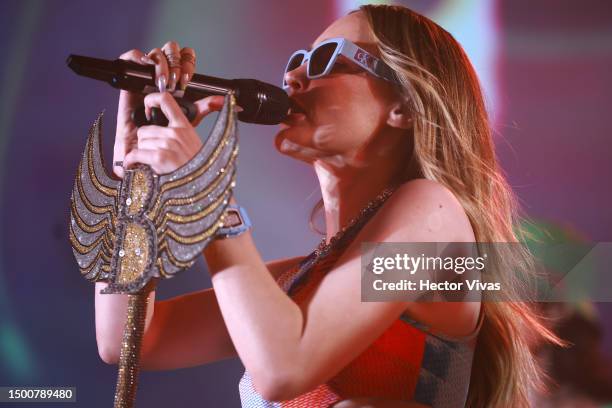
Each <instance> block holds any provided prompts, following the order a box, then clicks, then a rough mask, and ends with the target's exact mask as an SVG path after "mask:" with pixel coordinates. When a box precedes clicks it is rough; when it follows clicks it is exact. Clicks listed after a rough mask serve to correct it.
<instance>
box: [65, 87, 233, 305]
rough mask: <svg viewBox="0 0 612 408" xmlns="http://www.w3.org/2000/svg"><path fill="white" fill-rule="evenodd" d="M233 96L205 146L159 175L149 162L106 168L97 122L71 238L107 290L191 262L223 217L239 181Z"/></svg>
mask: <svg viewBox="0 0 612 408" xmlns="http://www.w3.org/2000/svg"><path fill="white" fill-rule="evenodd" d="M235 105H236V101H235V97H234V95H233V94H229V95H228V96H227V97H226V98H225V104H224V106H223V109H222V110H221V112H220V113H219V115H218V117H217V120H216V123H215V125H214V127H213V130H212V131H211V133H210V135H209V136H208V138H207V139H206V140H205V141H204V144H203V146H202V148H201V149H200V151H199V152H198V153H197V154H196V155H195V157H193V159H191V160H190V161H189V162H188V163H187V164H185V165H184V166H183V167H181V168H179V169H177V170H176V171H174V172H172V173H168V174H163V175H157V174H155V173H154V172H153V171H152V170H151V168H150V167H149V166H146V165H138V166H137V167H136V168H134V169H131V170H126V171H125V175H124V178H123V180H120V179H117V178H115V177H112V176H110V175H109V174H107V172H106V170H105V166H104V158H103V157H102V150H101V133H102V116H103V114H102V113H101V114H100V115H99V116H98V118H97V119H96V121H95V122H94V123H93V125H92V127H91V129H90V131H89V137H88V139H87V144H86V147H85V151H84V153H83V156H82V159H81V162H80V165H79V168H78V171H77V175H76V180H75V183H74V188H73V190H72V197H71V211H70V218H71V220H70V242H71V243H72V248H73V252H74V255H75V257H76V260H77V263H78V265H79V269H80V271H81V274H82V276H84V277H85V278H86V279H88V280H90V281H108V282H109V285H108V287H107V288H106V289H105V290H104V291H102V292H101V293H128V294H135V293H138V292H139V291H140V290H141V289H142V288H143V287H144V286H145V285H146V284H147V283H148V282H149V281H150V280H151V279H153V278H171V277H173V276H175V275H176V274H177V273H178V272H180V271H182V270H184V269H186V268H188V267H190V266H191V265H193V263H194V262H195V259H196V257H197V256H198V255H199V254H200V253H201V252H202V250H203V249H204V248H205V247H206V245H207V244H208V243H209V242H210V240H211V239H212V238H214V236H215V233H216V232H217V230H218V229H219V228H220V227H221V226H222V223H223V219H222V216H223V212H224V210H225V208H226V207H227V205H228V203H229V199H230V197H231V194H232V189H233V187H234V185H235V176H236V166H235V162H236V157H237V155H238V137H237V129H236V112H235Z"/></svg>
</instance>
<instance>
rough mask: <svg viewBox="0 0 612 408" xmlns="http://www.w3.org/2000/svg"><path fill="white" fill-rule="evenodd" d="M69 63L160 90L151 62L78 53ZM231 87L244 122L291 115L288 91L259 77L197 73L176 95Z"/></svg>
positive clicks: (95, 75) (117, 83)
mask: <svg viewBox="0 0 612 408" xmlns="http://www.w3.org/2000/svg"><path fill="white" fill-rule="evenodd" d="M66 63H67V64H68V66H69V67H70V68H71V69H72V70H73V71H74V72H75V73H77V74H78V75H82V76H85V77H88V78H92V79H97V80H99V81H104V82H107V83H109V84H110V85H112V86H113V87H115V88H119V89H124V90H127V91H132V92H140V93H149V92H154V91H157V86H156V85H155V67H153V66H151V65H140V64H137V63H135V62H132V61H124V60H121V59H116V60H105V59H100V58H92V57H85V56H82V55H75V54H71V55H70V56H69V57H68V59H67V60H66ZM231 91H234V93H235V95H236V103H237V104H238V105H240V107H241V108H243V109H244V110H243V111H242V112H239V113H238V119H239V120H241V121H242V122H248V123H258V124H262V125H276V124H278V123H280V122H281V121H282V120H283V119H285V118H286V117H287V112H288V111H289V106H290V104H289V97H288V96H287V94H286V93H285V91H283V90H282V89H281V88H279V87H277V86H274V85H272V84H268V83H266V82H262V81H258V80H256V79H222V78H215V77H212V76H208V75H201V74H194V75H193V77H192V78H191V80H190V81H189V83H188V84H187V88H186V89H185V91H176V92H175V96H176V95H178V96H180V97H182V99H186V100H188V101H191V102H194V101H196V100H198V99H202V98H204V97H206V96H210V95H226V94H228V93H229V92H231ZM181 92H182V95H181Z"/></svg>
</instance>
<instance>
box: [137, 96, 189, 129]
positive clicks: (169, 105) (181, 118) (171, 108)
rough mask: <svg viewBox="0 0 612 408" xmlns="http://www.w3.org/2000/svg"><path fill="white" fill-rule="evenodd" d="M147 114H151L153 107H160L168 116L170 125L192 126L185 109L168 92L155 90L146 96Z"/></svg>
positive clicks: (148, 115)
mask: <svg viewBox="0 0 612 408" xmlns="http://www.w3.org/2000/svg"><path fill="white" fill-rule="evenodd" d="M144 105H145V114H146V115H147V117H150V116H151V109H152V108H160V109H161V110H162V112H163V113H164V115H165V116H166V118H168V127H188V126H191V124H190V123H189V121H188V120H187V118H186V117H185V115H184V114H183V111H182V110H181V108H180V106H179V105H178V103H176V100H175V99H174V97H173V96H172V95H170V94H169V93H168V92H155V93H151V94H148V95H147V96H145V98H144Z"/></svg>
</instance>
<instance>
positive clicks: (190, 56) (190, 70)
mask: <svg viewBox="0 0 612 408" xmlns="http://www.w3.org/2000/svg"><path fill="white" fill-rule="evenodd" d="M195 65H196V53H195V50H194V49H193V48H190V47H184V48H183V49H182V50H181V77H180V83H179V86H180V88H181V89H182V90H185V88H186V87H187V83H188V82H189V81H191V78H192V77H193V74H194V73H195Z"/></svg>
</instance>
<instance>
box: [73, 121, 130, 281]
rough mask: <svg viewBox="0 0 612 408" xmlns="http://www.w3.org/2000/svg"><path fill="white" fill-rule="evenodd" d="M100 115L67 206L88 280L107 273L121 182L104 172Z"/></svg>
mask: <svg viewBox="0 0 612 408" xmlns="http://www.w3.org/2000/svg"><path fill="white" fill-rule="evenodd" d="M102 116H103V113H100V114H99V115H98V118H97V119H96V121H95V122H94V123H93V125H92V126H91V128H90V130H89V137H88V138H87V144H86V146H85V151H84V152H83V156H82V158H81V162H80V164H79V168H78V171H77V175H76V179H75V182H74V188H73V189H72V196H71V205H70V242H71V243H72V250H73V252H74V256H75V258H76V260H77V263H78V265H79V269H80V271H81V274H82V275H83V276H84V277H85V278H86V279H88V280H91V281H95V280H103V279H107V278H108V276H109V272H110V264H111V257H112V254H113V248H114V242H115V226H116V221H117V219H116V214H117V198H118V196H119V186H120V183H121V181H120V180H117V179H114V178H111V177H110V176H109V175H108V174H107V173H106V171H105V169H104V165H103V162H102V151H101V147H102V143H101V138H100V134H101V132H102Z"/></svg>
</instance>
